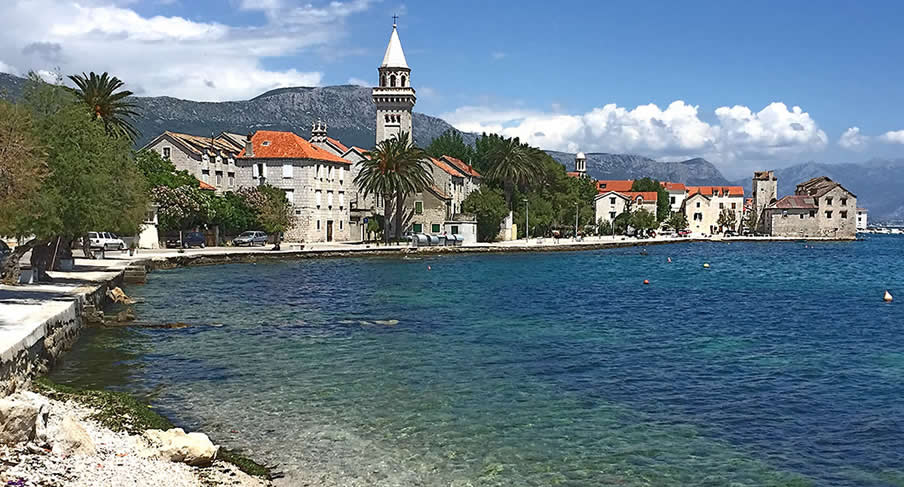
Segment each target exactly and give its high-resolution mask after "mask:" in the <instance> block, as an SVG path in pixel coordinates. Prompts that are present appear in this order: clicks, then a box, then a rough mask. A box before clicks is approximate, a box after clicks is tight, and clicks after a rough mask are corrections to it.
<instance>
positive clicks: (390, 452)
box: [54, 236, 904, 486]
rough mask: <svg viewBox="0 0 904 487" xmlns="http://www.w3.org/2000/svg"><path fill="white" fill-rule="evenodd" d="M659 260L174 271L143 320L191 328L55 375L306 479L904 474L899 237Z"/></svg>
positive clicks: (700, 252) (456, 482) (690, 250)
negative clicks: (133, 396) (141, 403)
mask: <svg viewBox="0 0 904 487" xmlns="http://www.w3.org/2000/svg"><path fill="white" fill-rule="evenodd" d="M647 250H648V252H649V255H648V256H642V255H639V252H638V249H636V248H635V249H613V250H604V251H592V252H589V251H588V252H573V253H572V252H569V253H544V254H517V255H459V256H433V257H428V258H421V259H410V260H405V259H401V258H399V259H395V258H392V259H390V258H362V259H332V260H306V261H301V262H291V263H275V264H257V265H251V264H235V265H224V266H217V267H204V268H190V269H177V270H172V271H162V272H155V273H153V274H151V275H150V280H149V282H148V284H147V285H144V286H137V287H131V288H129V289H127V292H129V293H130V294H131V295H133V296H135V297H137V298H140V299H141V300H142V302H141V303H140V304H139V305H137V306H136V312H137V314H138V316H139V319H140V320H141V321H147V322H186V323H189V324H192V325H193V326H192V327H190V328H185V329H136V328H131V329H119V330H91V331H88V332H86V333H85V334H84V336H83V337H82V339H81V340H80V341H79V343H78V344H77V346H76V348H75V349H74V350H73V351H72V352H71V353H70V354H69V355H67V357H66V362H65V363H64V365H63V366H62V368H60V369H59V370H57V371H56V372H55V373H54V378H55V379H56V380H59V381H63V382H71V383H78V384H81V385H91V386H103V387H109V388H113V389H119V390H126V391H131V392H134V393H137V394H139V395H141V396H144V397H146V398H148V399H150V400H151V402H152V403H153V404H154V405H155V407H157V408H159V410H161V411H162V412H163V413H164V414H166V415H167V416H169V417H171V418H172V419H174V420H175V421H176V422H178V423H180V424H184V425H186V426H188V427H189V428H191V429H199V430H202V431H205V432H207V433H208V434H210V435H211V436H212V437H213V439H214V440H215V441H217V442H220V443H225V444H227V445H230V446H233V447H241V448H243V449H245V450H247V451H248V452H249V453H251V454H252V456H256V457H259V458H262V459H265V460H268V461H271V462H276V463H278V464H279V465H280V468H281V469H282V470H283V471H285V473H286V475H287V479H286V484H287V485H300V484H302V483H303V482H309V485H362V486H363V485H380V486H390V485H392V486H395V485H399V486H410V485H424V486H467V485H472V486H496V485H499V486H548V485H565V486H600V485H619V486H725V485H732V486H764V485H766V486H768V485H774V486H780V485H787V486H791V485H794V486H797V485H819V486H895V485H904V260H902V259H904V238H896V237H881V236H872V237H870V238H869V239H868V240H865V241H859V242H847V243H803V242H787V243H731V244H724V243H693V244H678V245H668V246H655V247H649V248H648V249H647ZM667 257H671V258H672V261H673V262H672V263H668V262H667ZM704 262H708V263H710V264H711V268H710V269H708V270H705V269H703V268H702V264H703V263H704ZM428 266H429V270H428ZM644 279H649V280H650V282H651V284H650V285H644V284H643V280H644ZM886 289H889V290H890V291H891V292H892V293H893V294H898V295H899V297H898V301H896V302H893V303H890V304H888V303H883V302H882V299H881V298H882V294H883V293H884V291H885V290H886ZM396 320H397V321H396Z"/></svg>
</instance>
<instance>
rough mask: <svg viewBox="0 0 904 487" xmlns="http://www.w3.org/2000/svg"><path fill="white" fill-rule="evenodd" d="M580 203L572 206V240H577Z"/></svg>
mask: <svg viewBox="0 0 904 487" xmlns="http://www.w3.org/2000/svg"><path fill="white" fill-rule="evenodd" d="M579 205H580V203H575V204H574V239H575V241H576V240H577V239H578V206H579Z"/></svg>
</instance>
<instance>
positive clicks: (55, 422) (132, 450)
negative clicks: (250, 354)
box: [0, 382, 272, 487]
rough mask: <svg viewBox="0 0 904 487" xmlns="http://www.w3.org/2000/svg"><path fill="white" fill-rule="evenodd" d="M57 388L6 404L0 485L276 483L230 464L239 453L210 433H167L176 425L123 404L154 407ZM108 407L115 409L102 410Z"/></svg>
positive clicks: (0, 418)
mask: <svg viewBox="0 0 904 487" xmlns="http://www.w3.org/2000/svg"><path fill="white" fill-rule="evenodd" d="M53 387H54V388H51V386H48V385H47V384H46V383H43V384H42V383H40V382H39V383H36V384H35V385H34V386H33V387H31V389H32V390H30V391H19V392H17V393H16V394H13V395H11V396H7V397H5V398H3V399H0V485H4V486H15V487H33V486H35V487H36V486H40V487H62V486H92V487H95V486H109V487H120V486H122V487H125V486H160V485H167V486H169V487H183V486H185V487H189V486H192V487H194V486H205V487H206V486H240V487H263V486H271V485H272V484H271V482H270V480H269V479H267V478H264V477H258V476H253V475H249V474H248V473H245V472H244V471H243V470H242V467H240V464H241V462H235V461H233V462H228V461H225V460H224V459H222V457H224V456H226V457H229V456H233V457H235V455H233V454H230V453H229V452H225V451H223V450H220V448H219V447H217V446H215V445H213V443H211V442H210V440H209V439H208V438H207V436H206V435H203V434H201V433H189V434H185V433H184V432H182V430H179V429H172V428H170V429H167V430H164V429H163V428H165V427H166V426H171V425H169V422H168V421H166V420H165V419H164V418H162V417H161V416H159V415H156V413H153V412H149V411H144V412H142V411H135V413H134V414H129V413H126V412H124V411H123V409H124V407H123V404H128V406H127V407H129V408H133V409H134V408H137V407H142V408H144V409H146V410H147V409H148V406H146V405H142V404H140V403H138V402H137V401H134V400H131V401H128V400H123V397H124V395H122V396H120V397H117V396H116V393H106V392H102V391H83V392H67V388H65V387H59V388H56V387H57V386H53ZM35 391H38V392H35ZM71 391H74V390H71ZM105 398H106V399H105ZM105 402H109V403H110V404H109V409H107V408H106V407H103V406H102V407H98V406H97V404H100V403H105ZM117 402H118V404H117ZM148 426H159V427H160V429H154V428H148ZM242 460H244V459H242ZM245 461H247V462H249V463H250V464H252V466H256V464H254V463H253V462H250V461H248V460H245ZM244 467H245V470H248V467H247V466H244ZM257 467H258V468H260V469H264V468H263V467H260V466H257ZM264 470H265V469H264Z"/></svg>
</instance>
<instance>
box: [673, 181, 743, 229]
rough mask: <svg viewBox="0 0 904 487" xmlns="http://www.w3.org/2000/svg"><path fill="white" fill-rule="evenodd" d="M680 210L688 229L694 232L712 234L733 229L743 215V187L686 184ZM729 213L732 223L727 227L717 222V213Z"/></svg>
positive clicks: (739, 222) (738, 225)
mask: <svg viewBox="0 0 904 487" xmlns="http://www.w3.org/2000/svg"><path fill="white" fill-rule="evenodd" d="M681 211H683V212H684V216H685V218H687V223H688V229H689V230H690V231H691V232H694V233H701V234H705V235H714V234H717V233H720V232H724V231H727V230H732V231H735V230H737V229H738V228H739V227H740V225H741V221H742V219H743V216H744V188H742V187H740V186H687V196H686V197H685V199H684V202H683V203H682V208H681ZM722 213H730V214H732V215H733V216H734V225H732V227H731V228H727V227H726V226H725V225H720V224H719V215H721V214H722Z"/></svg>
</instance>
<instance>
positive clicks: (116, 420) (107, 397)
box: [32, 377, 272, 479]
mask: <svg viewBox="0 0 904 487" xmlns="http://www.w3.org/2000/svg"><path fill="white" fill-rule="evenodd" d="M32 385H33V387H32V389H33V390H34V392H37V393H39V394H43V395H45V396H47V397H49V398H51V399H55V400H57V401H69V400H72V401H75V402H77V403H80V404H84V405H85V406H88V407H90V408H91V409H94V410H95V411H96V412H95V413H94V414H92V415H91V416H90V418H91V419H92V420H94V421H97V422H98V423H100V424H101V425H103V426H104V427H106V428H109V429H111V430H113V431H121V432H125V433H129V434H131V435H140V434H142V433H144V431H145V430H149V429H158V430H168V429H171V428H175V427H176V426H175V425H174V424H173V423H172V422H170V420H168V419H166V418H165V417H163V416H161V415H160V414H158V413H157V412H156V411H154V410H153V409H151V406H150V405H148V404H146V403H143V402H141V401H139V400H137V399H135V398H134V397H132V396H130V395H128V394H126V393H124V392H112V391H99V390H94V389H79V388H76V387H71V386H67V385H63V384H57V383H55V382H53V381H51V380H50V379H47V378H46V377H41V378H38V379H35V380H34V381H33V382H32ZM217 458H218V459H220V460H223V461H224V462H228V463H231V464H233V465H235V466H236V467H238V469H239V470H241V471H242V472H245V473H247V474H248V475H254V476H256V477H264V478H268V479H269V478H271V477H272V472H271V470H270V468H269V467H266V466H264V465H261V464H259V463H257V462H255V461H254V460H252V459H250V458H248V457H245V456H243V455H242V454H240V453H238V452H236V451H235V450H229V449H226V448H223V447H220V451H219V453H218V454H217Z"/></svg>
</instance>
